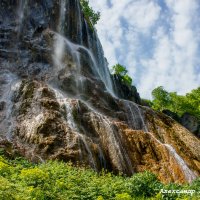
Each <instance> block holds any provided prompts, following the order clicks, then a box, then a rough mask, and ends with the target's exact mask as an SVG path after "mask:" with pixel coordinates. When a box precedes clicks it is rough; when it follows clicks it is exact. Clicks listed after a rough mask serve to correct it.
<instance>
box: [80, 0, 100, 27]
mask: <svg viewBox="0 0 200 200" xmlns="http://www.w3.org/2000/svg"><path fill="white" fill-rule="evenodd" d="M80 3H81V6H82V9H83V13H84V15H85V18H86V19H87V20H88V22H91V23H92V25H93V26H94V25H96V24H97V22H98V21H99V19H100V16H101V15H100V12H95V11H94V10H93V9H92V8H91V7H90V6H89V0H80ZM89 24H90V23H89Z"/></svg>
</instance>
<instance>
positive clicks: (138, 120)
mask: <svg viewBox="0 0 200 200" xmlns="http://www.w3.org/2000/svg"><path fill="white" fill-rule="evenodd" d="M122 103H123V105H124V107H125V110H126V113H127V120H128V123H129V126H130V127H131V128H133V129H134V130H144V131H145V132H148V128H147V125H146V124H145V120H144V117H143V116H142V113H141V111H140V108H139V106H138V105H137V104H136V103H134V102H131V101H126V100H123V101H122Z"/></svg>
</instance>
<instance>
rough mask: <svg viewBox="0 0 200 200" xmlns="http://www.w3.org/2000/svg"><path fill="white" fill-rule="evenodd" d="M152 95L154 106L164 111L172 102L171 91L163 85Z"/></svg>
mask: <svg viewBox="0 0 200 200" xmlns="http://www.w3.org/2000/svg"><path fill="white" fill-rule="evenodd" d="M152 96H153V102H152V103H153V108H154V109H155V110H160V111H162V110H164V109H166V108H167V107H168V106H169V105H170V103H171V101H170V96H169V93H168V92H167V91H166V90H165V89H164V88H163V87H162V86H159V87H157V88H155V89H154V90H153V91H152Z"/></svg>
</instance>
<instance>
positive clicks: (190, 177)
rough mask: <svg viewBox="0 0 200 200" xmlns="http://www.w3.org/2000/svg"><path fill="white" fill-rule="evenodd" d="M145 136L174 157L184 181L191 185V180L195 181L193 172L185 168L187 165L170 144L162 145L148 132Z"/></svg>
mask: <svg viewBox="0 0 200 200" xmlns="http://www.w3.org/2000/svg"><path fill="white" fill-rule="evenodd" d="M147 134H148V135H150V136H151V138H153V139H154V140H155V141H156V142H157V143H158V144H160V145H161V146H164V147H165V148H166V149H167V150H168V151H169V153H170V154H171V156H173V157H174V159H175V160H176V162H177V163H178V165H179V166H180V168H181V170H182V172H183V173H184V176H185V179H186V180H187V181H188V182H189V183H191V182H192V181H193V180H195V179H196V178H197V176H196V175H195V174H194V172H193V171H191V170H190V169H189V167H188V166H187V164H186V163H185V161H184V160H183V159H182V158H181V157H180V156H179V155H178V154H177V152H176V150H175V149H174V148H173V147H172V146H171V145H170V144H163V143H162V142H160V141H159V140H158V139H157V138H156V137H155V136H154V135H153V134H152V133H150V132H147Z"/></svg>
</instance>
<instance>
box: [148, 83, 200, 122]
mask: <svg viewBox="0 0 200 200" xmlns="http://www.w3.org/2000/svg"><path fill="white" fill-rule="evenodd" d="M152 96H153V101H152V104H153V106H152V108H154V109H155V110H159V111H163V110H166V109H167V110H170V111H172V112H174V113H176V114H177V115H179V116H182V115H183V114H184V113H189V114H191V115H194V116H196V117H197V118H198V119H200V87H199V88H197V89H194V90H192V91H191V92H190V93H187V94H186V95H185V96H183V95H178V94H177V93H176V92H168V91H166V90H165V89H164V88H163V87H162V86H160V87H157V88H155V89H154V90H153V91H152Z"/></svg>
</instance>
